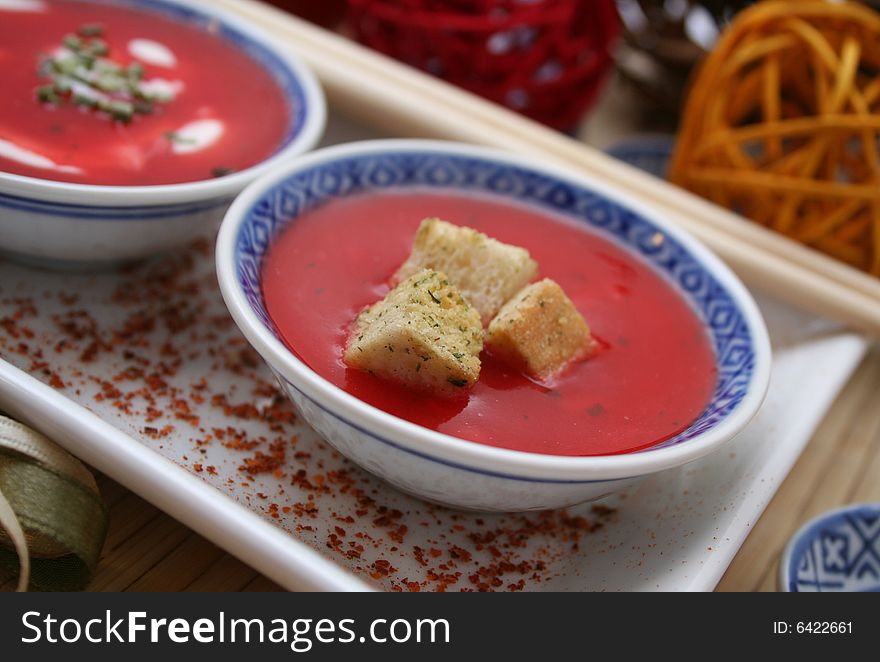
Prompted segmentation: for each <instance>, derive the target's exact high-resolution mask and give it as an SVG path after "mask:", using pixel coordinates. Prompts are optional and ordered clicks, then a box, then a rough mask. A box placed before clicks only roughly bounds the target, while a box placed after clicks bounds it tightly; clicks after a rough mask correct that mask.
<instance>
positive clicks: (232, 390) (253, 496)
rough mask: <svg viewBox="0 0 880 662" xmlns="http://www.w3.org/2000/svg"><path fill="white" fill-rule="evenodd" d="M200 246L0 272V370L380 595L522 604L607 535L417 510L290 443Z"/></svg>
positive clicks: (286, 408) (588, 519) (276, 392)
mask: <svg viewBox="0 0 880 662" xmlns="http://www.w3.org/2000/svg"><path fill="white" fill-rule="evenodd" d="M212 245H213V244H212V242H209V241H203V242H198V243H196V244H195V245H194V246H193V247H192V248H191V249H190V250H188V251H185V252H182V253H179V254H176V255H170V256H165V257H162V258H158V259H154V260H150V261H147V262H144V263H141V264H138V265H133V266H130V267H126V268H124V269H123V270H121V271H119V272H116V273H110V274H98V275H85V276H79V275H69V274H62V275H57V274H54V275H53V274H47V273H43V272H33V271H29V270H27V269H25V268H22V267H15V266H13V265H8V264H5V263H2V262H0V356H2V357H3V358H5V359H7V360H9V361H11V362H13V363H14V364H16V365H18V366H19V367H21V368H23V369H25V370H28V371H29V372H30V373H31V374H33V375H35V376H37V377H39V378H40V379H42V380H43V381H45V382H46V383H48V384H50V385H51V386H52V387H54V388H56V389H59V390H63V391H64V393H65V394H66V395H68V396H69V397H71V398H73V399H74V400H76V401H79V402H80V403H81V404H84V405H85V406H87V407H89V408H92V409H93V410H95V411H96V412H98V413H99V415H101V416H103V417H105V418H108V420H110V421H111V422H113V423H114V424H116V425H118V426H119V427H121V428H122V429H123V430H125V431H126V432H128V433H129V434H132V435H133V436H134V437H136V438H137V439H139V440H140V441H141V442H143V443H145V444H147V445H149V446H150V447H152V448H154V449H155V450H157V452H160V453H162V454H164V455H165V456H166V457H169V458H170V459H172V460H174V461H176V462H177V463H178V464H181V465H182V466H184V467H185V468H187V469H188V470H190V471H192V472H193V473H194V474H196V475H198V476H200V477H201V478H202V479H204V480H206V481H208V482H209V483H211V484H213V485H214V486H216V487H218V488H219V489H221V490H224V491H225V492H226V493H228V494H230V495H231V496H232V497H233V498H234V499H236V500H238V501H239V502H243V503H244V504H246V505H249V506H250V507H251V508H253V509H255V510H257V511H258V512H261V513H264V514H265V516H266V517H268V518H269V519H270V520H271V521H273V522H275V523H277V524H278V525H279V526H282V527H284V528H285V529H287V530H288V531H290V532H291V534H292V535H295V536H297V537H299V538H300V539H301V540H303V541H304V542H306V543H307V544H309V545H311V546H312V547H314V548H315V549H318V550H323V551H324V553H326V554H328V555H329V556H330V557H331V558H334V559H337V560H338V561H339V562H340V563H341V564H343V565H345V566H347V567H349V568H351V569H352V570H353V571H354V572H356V573H358V574H360V575H362V576H364V577H366V578H369V579H371V580H373V581H375V582H377V583H379V585H381V586H383V587H385V588H388V589H390V590H395V591H410V592H415V591H422V590H428V591H446V590H464V591H495V590H508V591H520V590H524V589H527V588H529V587H530V586H533V585H535V584H539V583H541V582H545V581H547V580H548V579H550V578H552V577H553V576H554V574H556V573H558V572H560V570H559V566H561V565H562V564H561V561H562V560H564V559H566V558H568V557H569V556H570V555H571V553H572V552H573V551H577V550H578V549H579V548H580V546H581V544H582V541H583V540H584V537H585V536H588V535H591V534H594V533H595V532H596V531H598V530H600V529H601V528H602V527H603V526H604V525H605V524H606V523H607V522H609V521H612V520H613V519H614V515H615V514H614V511H613V510H612V509H609V508H607V507H605V506H601V505H597V506H593V507H592V509H589V508H580V509H578V511H577V513H570V512H568V511H564V510H563V511H554V512H546V513H537V514H530V515H493V516H488V515H486V516H478V515H473V514H466V513H460V512H456V511H454V510H449V509H446V508H442V507H439V506H433V505H429V504H426V503H423V502H420V501H418V500H415V499H412V498H410V497H407V496H404V495H402V494H400V493H398V492H396V491H394V490H393V489H391V488H390V487H388V486H387V485H385V484H384V483H382V482H381V481H378V480H377V479H375V478H373V477H372V476H370V475H368V474H367V473H365V472H363V471H361V470H360V469H359V468H357V467H355V466H353V465H352V464H350V463H349V462H348V461H347V460H345V459H344V458H342V457H340V456H339V454H338V453H336V452H335V451H333V450H332V449H330V448H329V447H328V446H326V445H325V444H323V443H322V442H320V441H319V440H318V439H316V437H315V435H314V434H312V433H311V432H308V433H304V429H303V428H302V427H300V424H299V423H298V422H297V420H296V415H295V413H294V409H293V407H292V405H291V403H290V402H289V400H288V399H287V397H286V396H285V395H284V393H283V392H282V391H281V390H280V388H278V386H277V385H276V384H275V382H274V380H273V379H272V377H271V374H270V373H269V372H268V370H267V369H266V368H265V367H264V366H263V365H262V363H261V360H260V358H259V357H258V356H257V354H256V353H255V352H254V351H253V350H252V349H251V348H250V347H249V346H248V345H247V343H246V342H245V340H244V338H243V337H242V336H241V335H240V334H239V333H238V331H237V329H236V328H235V326H234V324H233V323H232V321H231V319H230V318H229V316H228V314H227V312H226V310H225V307H224V306H223V303H222V300H221V298H220V296H219V292H218V289H217V285H216V280H215V277H214V273H213V263H212V256H211V247H212ZM23 293H24V295H23ZM190 456H193V458H194V459H193V460H190V459H189V458H190ZM230 458H231V459H230Z"/></svg>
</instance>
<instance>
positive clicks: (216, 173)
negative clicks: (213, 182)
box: [211, 166, 235, 177]
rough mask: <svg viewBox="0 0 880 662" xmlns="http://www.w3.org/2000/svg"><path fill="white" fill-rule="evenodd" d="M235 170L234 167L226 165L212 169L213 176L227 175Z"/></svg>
mask: <svg viewBox="0 0 880 662" xmlns="http://www.w3.org/2000/svg"><path fill="white" fill-rule="evenodd" d="M234 172H235V169H234V168H226V167H223V166H220V167H218V168H213V169H212V170H211V176H212V177H225V176H226V175H231V174H232V173H234Z"/></svg>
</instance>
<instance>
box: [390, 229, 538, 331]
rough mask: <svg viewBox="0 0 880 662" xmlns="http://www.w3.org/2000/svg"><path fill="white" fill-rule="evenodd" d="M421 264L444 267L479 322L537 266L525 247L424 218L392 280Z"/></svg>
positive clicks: (411, 273)
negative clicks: (407, 256) (475, 313)
mask: <svg viewBox="0 0 880 662" xmlns="http://www.w3.org/2000/svg"><path fill="white" fill-rule="evenodd" d="M421 269H436V270H438V271H442V272H443V273H445V274H446V275H447V276H448V277H449V280H450V281H451V282H452V283H453V284H454V285H455V286H456V287H457V288H458V289H459V290H460V291H461V294H462V296H464V298H465V300H466V301H467V302H468V303H469V304H470V305H472V306H473V307H474V308H476V309H477V312H479V313H480V318H481V321H482V323H483V326H485V325H487V324H488V323H489V321H490V320H491V319H492V318H493V317H494V316H495V314H496V313H497V312H498V311H499V310H500V309H501V306H503V305H504V303H505V302H506V301H507V300H508V299H510V297H512V296H513V295H514V294H515V293H516V292H517V291H519V290H520V289H521V288H522V287H523V286H524V285H525V284H526V283H528V282H529V281H530V280H531V279H532V278H534V276H535V274H536V273H537V271H538V263H537V262H535V261H534V260H533V259H532V258H531V257H529V252H528V251H527V250H526V249H524V248H519V247H518V246H510V245H509V244H503V243H501V242H500V241H496V240H495V239H492V238H491V237H487V236H486V235H484V234H483V233H482V232H477V231H476V230H474V229H472V228H466V227H460V226H457V225H453V224H451V223H447V222H446V221H441V220H440V219H439V218H426V219H425V220H423V221H422V224H421V225H420V226H419V229H418V231H417V232H416V236H415V239H414V241H413V248H412V253H411V254H410V256H409V258H408V259H407V260H406V262H404V263H403V265H402V266H401V267H400V269H399V270H398V271H397V273H396V274H395V275H394V278H393V281H392V282H393V283H399V282H400V281H402V280H404V279H406V278H409V277H410V276H412V275H413V274H414V273H415V272H417V271H419V270H421Z"/></svg>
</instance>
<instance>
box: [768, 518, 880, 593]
mask: <svg viewBox="0 0 880 662" xmlns="http://www.w3.org/2000/svg"><path fill="white" fill-rule="evenodd" d="M779 587H780V589H781V590H783V591H790V592H797V593H801V592H829V591H833V592H847V593H852V592H866V591H867V592H874V593H876V592H880V503H865V504H859V505H854V506H847V507H846V508H840V509H839V510H832V511H831V512H828V513H825V514H824V515H820V516H819V517H817V518H816V519H814V520H811V521H809V522H807V523H806V524H805V525H804V526H803V527H801V529H800V530H799V531H798V532H797V533H796V534H794V536H793V537H792V539H791V541H790V542H789V543H788V546H787V547H786V548H785V551H784V552H783V554H782V561H781V564H780V572H779Z"/></svg>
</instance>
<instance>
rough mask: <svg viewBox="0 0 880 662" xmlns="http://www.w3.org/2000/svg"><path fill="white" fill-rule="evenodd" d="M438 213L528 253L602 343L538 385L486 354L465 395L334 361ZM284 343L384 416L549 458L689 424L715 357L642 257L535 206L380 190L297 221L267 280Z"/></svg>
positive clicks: (710, 380)
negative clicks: (443, 395)
mask: <svg viewBox="0 0 880 662" xmlns="http://www.w3.org/2000/svg"><path fill="white" fill-rule="evenodd" d="M429 216H438V217H440V218H442V219H444V220H447V221H449V222H451V223H455V224H458V225H466V226H469V227H473V228H476V229H478V230H480V231H482V232H485V233H486V234H488V235H489V236H491V237H494V238H496V239H498V240H500V241H503V242H506V243H510V244H514V245H517V246H523V247H525V248H527V249H528V250H529V251H530V253H531V255H532V257H533V258H534V259H536V260H537V261H538V263H539V264H540V272H539V274H538V278H543V277H549V278H552V279H554V280H555V281H557V282H558V283H559V284H560V285H561V286H562V287H563V289H564V290H565V292H566V293H567V294H568V296H569V297H570V298H571V299H572V301H573V302H574V304H575V305H576V306H577V308H578V310H579V311H580V312H581V314H582V315H583V316H584V317H585V319H586V320H587V322H588V323H589V325H590V327H591V330H592V332H593V335H594V338H595V339H596V340H597V341H598V345H599V347H598V349H597V350H596V352H595V354H594V355H593V356H592V357H591V358H590V359H588V360H586V361H581V362H578V363H575V364H573V365H571V366H569V367H568V368H567V369H566V370H565V371H564V372H563V373H561V375H560V376H558V377H557V378H555V380H554V382H553V383H548V384H541V383H537V382H535V381H533V380H530V379H528V378H527V377H525V376H523V375H522V374H521V373H519V372H517V371H514V370H511V369H510V368H508V367H507V366H506V365H504V364H502V363H500V362H499V361H497V360H495V359H493V357H492V356H490V355H488V354H487V353H486V352H485V351H484V352H483V354H482V356H481V360H482V363H483V365H482V370H481V372H480V378H479V381H478V382H477V384H476V385H475V387H474V388H473V389H472V390H471V391H470V392H469V395H468V396H467V397H466V398H462V399H460V400H443V399H438V398H432V397H430V396H426V395H424V394H421V393H415V392H412V391H408V390H406V389H404V388H400V387H398V386H396V385H394V384H391V383H389V382H387V381H383V380H380V379H379V378H377V377H374V376H372V375H370V374H367V373H364V372H360V371H358V370H355V369H352V368H349V367H347V366H346V365H345V363H344V362H343V360H342V353H343V347H344V345H345V340H346V337H347V334H348V330H349V329H350V325H351V323H352V320H353V319H354V317H355V316H356V315H357V313H358V312H359V311H360V310H361V309H362V308H363V307H364V306H366V305H368V304H371V303H374V302H375V301H377V300H378V299H380V298H382V297H383V296H385V294H386V293H387V292H388V290H389V285H388V281H389V279H390V277H391V275H392V274H393V273H394V271H395V270H396V269H397V267H398V266H399V265H400V264H401V263H402V262H403V261H404V259H405V258H406V257H407V255H408V254H409V251H410V247H411V245H412V239H413V235H414V234H415V231H416V228H417V227H418V225H419V222H420V221H421V220H422V219H423V218H425V217H429ZM263 295H264V297H265V302H266V307H267V309H268V311H269V314H270V316H271V317H272V319H273V321H274V322H275V324H276V326H277V328H278V329H279V331H280V333H281V335H282V337H283V339H284V341H285V343H286V344H287V345H288V347H289V348H290V349H291V351H293V352H294V353H295V354H296V355H297V356H298V357H299V358H300V359H301V360H302V361H303V362H305V363H306V364H307V365H308V366H309V367H310V368H312V369H313V370H315V371H316V372H317V373H318V374H319V375H321V376H322V377H324V378H326V379H328V380H329V381H331V382H332V383H334V384H336V385H337V386H339V387H341V388H343V389H344V390H346V391H348V392H349V393H351V394H352V395H354V396H356V397H358V398H360V399H361V400H363V401H364V402H367V403H369V404H371V405H373V406H375V407H378V408H379V409H382V410H384V411H386V412H389V413H391V414H394V415H395V416H399V417H400V418H403V419H406V420H408V421H412V422H413V423H418V424H419V425H422V426H425V427H427V428H430V429H432V430H437V431H439V432H443V433H445V434H449V435H452V436H454V437H459V438H461V439H467V440H470V441H474V442H478V443H481V444H487V445H490V446H501V447H504V448H511V449H515V450H521V451H531V452H535V453H548V454H552V455H605V454H614V453H626V452H629V451H634V450H638V449H640V448H646V447H649V446H652V445H654V444H657V443H659V442H661V441H663V440H664V439H668V438H669V437H671V436H674V435H675V434H677V433H678V432H680V431H682V430H684V429H686V428H687V427H688V426H689V425H690V424H691V423H692V422H693V421H694V420H695V419H696V418H697V417H698V416H699V415H700V413H701V412H702V410H703V409H704V408H705V406H706V404H707V403H708V401H709V400H710V398H711V395H712V392H713V389H714V387H715V383H716V377H717V375H716V369H715V360H714V353H713V350H712V347H711V343H710V339H709V337H708V336H707V334H706V332H705V330H704V328H703V325H702V324H701V322H700V321H699V319H698V318H697V316H696V314H695V312H694V311H693V310H691V308H690V307H689V305H688V303H687V302H686V301H685V300H684V299H683V298H682V297H680V296H679V295H678V293H676V292H675V291H674V290H673V288H672V286H671V285H669V284H668V283H667V282H666V281H665V280H663V278H662V277H661V276H659V275H657V274H656V273H655V272H654V271H653V270H652V269H651V268H650V267H649V266H648V265H647V264H645V263H643V262H642V261H641V259H640V258H638V257H636V256H635V255H633V254H631V253H629V252H628V251H627V250H626V249H623V248H620V247H618V246H617V245H616V244H613V243H611V242H610V241H608V240H606V239H604V238H603V237H601V236H599V235H598V234H596V233H594V232H593V231H592V230H590V229H588V228H586V227H581V226H579V225H578V224H576V223H575V222H572V221H570V220H567V219H562V218H557V217H555V216H551V215H548V214H547V213H545V212H542V211H540V210H538V209H536V208H532V207H528V206H520V205H514V204H509V203H506V202H502V201H499V200H497V199H491V198H482V197H470V196H467V195H463V194H439V193H436V192H425V193H411V192H408V193H403V192H400V193H394V192H390V193H381V194H373V193H371V194H364V195H360V196H354V197H350V198H347V199H343V200H337V201H333V202H331V203H329V204H327V205H325V206H323V207H319V208H317V209H315V210H313V211H310V212H308V213H306V214H305V215H303V216H302V217H301V218H298V219H296V220H295V221H294V222H293V223H292V224H291V225H290V226H289V227H288V228H287V229H286V230H285V231H284V232H283V233H282V235H281V236H280V237H279V238H278V240H277V242H276V244H275V245H274V247H273V248H272V250H271V251H270V254H269V255H268V257H267V260H266V263H265V266H264V272H263Z"/></svg>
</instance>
